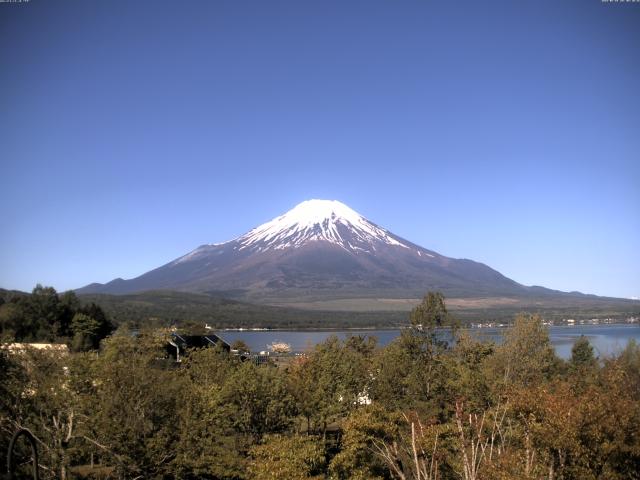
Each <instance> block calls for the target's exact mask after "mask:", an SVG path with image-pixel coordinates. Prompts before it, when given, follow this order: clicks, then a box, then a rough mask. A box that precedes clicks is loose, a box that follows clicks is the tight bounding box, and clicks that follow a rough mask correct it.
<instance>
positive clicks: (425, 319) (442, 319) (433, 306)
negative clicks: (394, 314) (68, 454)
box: [410, 292, 453, 331]
mask: <svg viewBox="0 0 640 480" xmlns="http://www.w3.org/2000/svg"><path fill="white" fill-rule="evenodd" d="M410 318H411V324H412V325H414V326H420V327H421V328H423V329H426V330H430V331H431V330H434V329H436V328H441V327H444V326H448V325H451V324H452V322H453V318H452V317H451V315H449V312H448V311H447V306H446V305H445V301H444V295H442V293H440V292H427V294H426V295H425V296H424V298H423V299H422V302H420V304H418V305H417V306H416V307H415V308H414V309H413V310H411V316H410Z"/></svg>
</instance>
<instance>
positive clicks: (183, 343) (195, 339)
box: [167, 332, 231, 362]
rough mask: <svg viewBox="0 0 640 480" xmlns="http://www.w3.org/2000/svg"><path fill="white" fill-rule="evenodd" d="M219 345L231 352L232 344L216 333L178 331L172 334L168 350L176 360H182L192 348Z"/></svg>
mask: <svg viewBox="0 0 640 480" xmlns="http://www.w3.org/2000/svg"><path fill="white" fill-rule="evenodd" d="M212 347H214V348H215V347H219V348H222V350H224V351H225V352H231V346H230V345H229V344H228V343H227V342H225V341H224V340H223V339H222V338H220V337H219V336H218V335H216V334H215V333H209V334H207V335H183V334H180V333H177V332H173V333H172V334H171V338H170V340H169V345H168V346H167V351H168V353H169V355H170V356H171V357H173V358H174V359H175V360H176V362H180V361H182V357H183V356H184V355H185V353H186V351H187V350H188V349H190V348H212Z"/></svg>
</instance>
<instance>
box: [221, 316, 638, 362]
mask: <svg viewBox="0 0 640 480" xmlns="http://www.w3.org/2000/svg"><path fill="white" fill-rule="evenodd" d="M469 331H470V332H472V334H474V335H478V336H479V337H480V338H483V339H487V340H488V341H490V340H493V341H496V342H498V343H499V342H500V341H501V340H502V334H503V332H504V331H505V329H504V328H474V329H470V330H469ZM218 334H219V335H220V336H221V337H222V338H224V339H225V340H226V341H227V342H229V343H233V342H234V341H235V340H243V341H244V342H245V343H246V344H247V345H248V346H249V348H250V349H251V351H252V352H260V351H262V350H268V346H269V345H270V344H271V343H273V342H284V343H287V344H289V345H291V349H292V350H293V351H296V352H304V351H308V350H311V349H312V348H313V346H314V345H316V344H318V343H321V342H323V341H324V340H326V339H327V338H328V337H329V336H331V335H336V336H337V337H338V338H340V339H344V338H347V337H348V336H352V335H353V336H355V335H367V336H374V337H377V339H378V345H381V346H384V345H387V344H388V343H389V342H391V341H392V340H393V339H395V338H396V337H398V336H399V335H400V330H399V329H388V330H341V331H339V330H326V331H283V330H261V331H233V330H225V331H220V332H218ZM580 335H584V336H586V337H587V338H588V339H589V341H590V342H591V345H592V346H593V347H594V350H595V352H596V355H599V356H601V357H603V356H607V355H612V354H615V353H617V352H619V351H620V350H622V349H623V348H624V347H625V346H626V345H627V342H628V341H629V340H631V339H632V338H633V339H635V341H636V342H638V343H640V325H639V324H637V323H636V324H605V325H575V326H551V327H549V336H550V338H551V343H552V344H553V346H554V347H555V349H556V352H557V354H558V356H560V357H561V358H569V357H571V347H572V346H573V343H574V342H575V341H576V340H577V339H578V338H579V337H580Z"/></svg>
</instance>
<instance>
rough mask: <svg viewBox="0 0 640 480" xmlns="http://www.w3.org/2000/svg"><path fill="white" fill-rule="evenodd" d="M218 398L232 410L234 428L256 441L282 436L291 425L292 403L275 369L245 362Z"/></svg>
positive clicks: (282, 375)
mask: <svg viewBox="0 0 640 480" xmlns="http://www.w3.org/2000/svg"><path fill="white" fill-rule="evenodd" d="M221 395H222V398H223V400H224V402H225V403H226V404H227V405H229V406H231V407H233V408H232V410H231V412H230V415H231V418H232V421H233V425H234V428H235V429H236V430H237V431H238V432H240V433H242V434H245V435H249V436H251V437H252V438H253V440H255V441H257V440H258V439H260V438H261V437H262V435H264V434H267V433H280V432H284V431H286V430H287V429H288V428H289V427H290V426H291V424H292V423H293V417H294V415H295V413H296V410H295V403H294V400H293V397H292V396H291V395H290V394H289V391H288V390H287V382H286V378H285V377H284V374H283V373H282V372H281V371H280V370H279V369H278V368H276V367H272V366H269V365H260V366H258V365H255V364H254V363H252V362H244V363H243V364H242V365H240V366H239V367H238V368H237V369H235V371H234V372H233V373H232V374H231V375H230V376H229V378H228V379H227V380H226V382H225V384H224V387H223V391H222V393H221Z"/></svg>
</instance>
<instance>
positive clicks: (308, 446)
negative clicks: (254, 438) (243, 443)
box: [249, 435, 326, 480]
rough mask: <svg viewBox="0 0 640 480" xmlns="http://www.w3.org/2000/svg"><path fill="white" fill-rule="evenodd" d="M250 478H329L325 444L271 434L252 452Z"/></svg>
mask: <svg viewBox="0 0 640 480" xmlns="http://www.w3.org/2000/svg"><path fill="white" fill-rule="evenodd" d="M250 455H251V461H250V462H249V476H250V478H251V479H253V480H281V479H284V478H286V479H289V480H303V479H310V478H313V479H318V480H320V479H321V478H325V477H324V475H323V474H322V473H323V470H324V466H325V463H326V457H325V452H324V444H323V442H322V439H321V438H319V437H314V436H309V435H290V436H289V435H267V436H265V438H264V439H263V441H262V443H261V444H259V445H256V446H254V447H252V448H251V450H250Z"/></svg>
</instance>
